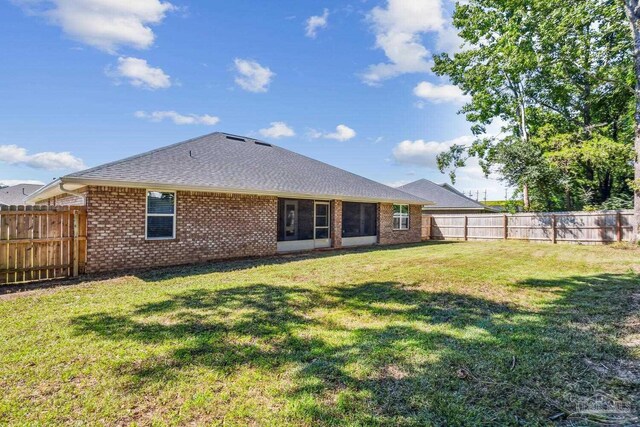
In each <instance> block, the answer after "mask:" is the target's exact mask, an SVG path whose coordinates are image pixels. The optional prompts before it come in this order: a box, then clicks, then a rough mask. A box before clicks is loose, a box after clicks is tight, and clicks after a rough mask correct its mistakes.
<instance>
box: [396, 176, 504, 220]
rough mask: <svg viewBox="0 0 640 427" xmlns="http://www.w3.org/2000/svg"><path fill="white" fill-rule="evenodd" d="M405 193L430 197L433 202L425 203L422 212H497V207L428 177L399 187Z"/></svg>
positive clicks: (430, 213)
mask: <svg viewBox="0 0 640 427" xmlns="http://www.w3.org/2000/svg"><path fill="white" fill-rule="evenodd" d="M398 190H402V191H404V192H405V193H409V194H413V195H414V196H416V197H422V198H425V197H426V198H428V199H429V201H431V204H429V205H425V206H424V207H423V209H422V213H423V214H425V215H432V214H480V213H495V212H498V211H497V210H496V209H494V208H492V207H490V206H485V205H483V204H482V203H480V202H478V201H476V200H473V199H472V198H470V197H467V196H465V195H464V194H462V193H461V192H459V191H458V190H456V189H455V188H454V187H452V186H450V185H449V184H446V183H445V184H436V183H435V182H432V181H429V180H428V179H419V180H417V181H413V182H410V183H408V184H405V185H402V186H400V187H398Z"/></svg>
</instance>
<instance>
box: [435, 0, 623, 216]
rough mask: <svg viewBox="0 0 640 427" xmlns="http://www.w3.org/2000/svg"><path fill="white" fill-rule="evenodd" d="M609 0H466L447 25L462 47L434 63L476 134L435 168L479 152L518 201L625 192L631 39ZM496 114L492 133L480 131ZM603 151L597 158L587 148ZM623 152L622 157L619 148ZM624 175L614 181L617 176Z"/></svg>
mask: <svg viewBox="0 0 640 427" xmlns="http://www.w3.org/2000/svg"><path fill="white" fill-rule="evenodd" d="M623 18H624V12H623V10H622V9H621V7H620V4H619V3H617V1H616V0H585V1H581V2H572V1H569V0H548V1H544V2H530V1H524V0H471V1H469V2H468V3H467V4H464V5H458V7H457V8H456V11H455V13H454V25H455V26H456V28H458V30H459V34H460V36H461V37H462V38H463V39H464V40H465V41H466V44H467V45H468V46H470V48H469V49H467V50H465V51H463V52H461V53H458V54H456V55H454V56H453V57H450V56H448V55H446V54H443V55H439V56H436V57H435V63H436V65H435V67H434V70H435V72H436V73H437V74H440V75H446V76H448V77H449V78H450V79H451V81H452V82H453V83H455V84H456V85H458V86H459V87H461V88H462V89H463V90H464V91H465V92H466V93H467V94H470V95H471V97H472V99H471V102H469V103H468V104H467V105H465V106H464V107H463V108H462V110H461V112H462V113H464V114H465V115H466V117H467V120H469V121H470V122H472V131H473V132H474V135H476V136H477V137H478V139H477V140H476V141H475V142H474V143H473V144H472V145H471V146H470V147H453V148H452V149H451V151H450V152H448V153H444V154H443V155H441V156H440V157H439V166H440V168H441V170H446V169H450V170H451V174H452V176H455V168H457V167H460V166H462V165H464V163H465V161H466V159H467V158H468V157H469V156H476V157H479V158H480V160H481V164H482V165H483V167H485V172H488V171H489V170H490V169H491V168H492V167H493V168H494V169H497V170H498V172H499V173H500V174H501V176H502V178H503V179H504V180H505V181H507V182H508V183H509V184H510V185H515V186H516V187H518V188H520V189H521V190H522V193H523V199H524V203H525V207H527V208H528V207H530V204H531V202H532V201H533V202H534V204H535V205H536V206H534V208H536V209H538V208H544V209H549V208H551V207H554V208H573V207H581V206H583V205H585V204H587V203H593V202H597V203H603V202H604V201H605V200H606V199H607V198H609V197H611V196H614V195H617V193H619V192H623V193H624V192H627V191H629V188H628V185H626V179H627V177H628V173H629V170H630V169H629V167H628V162H629V160H630V157H629V153H630V151H629V150H625V144H629V143H630V142H631V138H630V130H631V127H630V126H629V124H630V119H631V116H630V115H629V105H630V104H629V103H630V99H631V97H632V96H633V93H632V90H631V87H630V82H631V74H630V71H631V69H632V68H631V61H630V59H631V42H630V37H629V34H628V30H627V28H626V27H625V26H624V19H623ZM494 120H499V121H502V122H503V123H504V124H505V125H504V126H503V129H502V133H501V134H500V135H497V136H496V135H486V126H487V124H489V123H490V122H491V121H494ZM595 147H598V148H599V149H603V152H604V153H608V154H610V155H611V156H613V157H611V158H609V157H607V158H606V159H605V160H606V161H604V162H603V161H602V160H603V158H602V156H600V157H598V156H596V155H595V153H594V151H593V150H594V148H595ZM625 156H627V157H625ZM620 182H622V183H625V184H624V185H618V183H620Z"/></svg>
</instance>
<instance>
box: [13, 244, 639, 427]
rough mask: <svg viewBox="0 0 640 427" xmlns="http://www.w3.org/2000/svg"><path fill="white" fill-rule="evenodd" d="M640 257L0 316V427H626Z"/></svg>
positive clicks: (79, 290) (376, 258)
mask: <svg viewBox="0 0 640 427" xmlns="http://www.w3.org/2000/svg"><path fill="white" fill-rule="evenodd" d="M639 272H640V251H638V250H621V249H620V248H612V247H595V246H565V245H555V246H554V245H542V244H539V245H537V244H526V243H511V242H505V243H501V242H496V243H449V244H447V243H440V244H420V245H413V246H406V247H393V248H380V249H375V250H355V251H346V252H332V253H318V254H313V255H307V256H298V257H288V258H274V259H267V260H257V261H246V262H232V263H221V264H212V265H207V266H198V267H185V268H176V269H166V270H157V271H153V272H147V273H142V274H138V275H136V276H127V277H121V278H117V279H112V280H103V281H96V282H91V283H85V284H82V285H77V286H69V287H64V288H56V289H43V290H39V291H35V292H30V293H28V294H25V295H23V296H18V297H13V296H12V297H11V298H5V300H4V301H0V343H1V344H0V390H2V399H1V400H0V423H2V424H5V423H6V424H14V425H17V424H20V425H23V424H51V425H53V424H102V425H151V424H154V425H179V424H214V425H216V424H224V425H284V424H290V425H309V426H312V425H313V426H315V425H353V426H357V425H445V424H446V425H471V424H474V425H478V424H484V425H496V424H509V425H518V424H528V425H540V424H550V423H562V424H565V425H567V424H574V425H584V424H588V423H594V424H596V423H610V424H616V425H620V424H625V423H626V424H634V423H638V422H640V419H639V418H638V415H639V411H640V407H639V404H638V402H640V317H639V313H640V275H639V274H638V273H639Z"/></svg>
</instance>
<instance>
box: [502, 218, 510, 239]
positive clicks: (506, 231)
mask: <svg viewBox="0 0 640 427" xmlns="http://www.w3.org/2000/svg"><path fill="white" fill-rule="evenodd" d="M502 227H503V228H504V240H507V239H508V238H509V218H508V217H507V214H504V215H502Z"/></svg>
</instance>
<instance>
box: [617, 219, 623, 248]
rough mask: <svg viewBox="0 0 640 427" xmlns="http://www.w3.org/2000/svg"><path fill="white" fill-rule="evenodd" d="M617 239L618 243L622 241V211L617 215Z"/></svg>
mask: <svg viewBox="0 0 640 427" xmlns="http://www.w3.org/2000/svg"><path fill="white" fill-rule="evenodd" d="M616 239H617V240H618V243H620V242H622V212H618V213H617V215H616Z"/></svg>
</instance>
